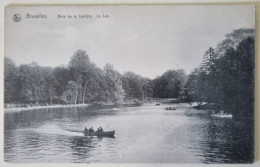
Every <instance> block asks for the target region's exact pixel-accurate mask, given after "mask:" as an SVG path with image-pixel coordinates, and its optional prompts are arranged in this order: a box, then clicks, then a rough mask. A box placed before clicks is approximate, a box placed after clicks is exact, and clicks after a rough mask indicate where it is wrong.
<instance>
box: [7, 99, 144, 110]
mask: <svg viewBox="0 0 260 167" xmlns="http://www.w3.org/2000/svg"><path fill="white" fill-rule="evenodd" d="M134 104H143V102H130V101H125V102H122V103H117V104H115V103H101V104H99V103H98V104H95V103H94V104H67V105H62V104H57V105H49V106H33V107H14V108H4V112H20V111H27V110H38V109H51V108H73V107H90V106H95V105H96V106H116V105H134Z"/></svg>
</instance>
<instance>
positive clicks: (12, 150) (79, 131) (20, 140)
mask: <svg viewBox="0 0 260 167" xmlns="http://www.w3.org/2000/svg"><path fill="white" fill-rule="evenodd" d="M166 107H168V106H167V105H165V106H164V105H160V106H155V105H143V106H132V107H126V106H120V108H118V106H109V107H97V106H94V107H87V108H84V107H77V108H63V109H60V108H56V109H40V110H28V111H21V112H13V113H5V115H4V116H5V122H4V125H5V131H4V133H5V135H4V140H5V142H4V158H5V161H7V162H20V163H21V162H45V163H46V162H63V163H65V162H76V163H95V162H97V163H101V162H104V163H131V162H133V163H159V162H161V163H193V162H194V163H238V162H242V163H248V162H252V160H253V144H254V142H253V140H254V138H253V124H250V123H241V122H237V121H234V120H232V119H226V118H212V117H210V116H209V115H208V114H207V113H206V112H204V111H199V112H197V111H194V110H192V109H191V108H190V107H189V105H188V106H187V105H185V104H179V105H176V110H174V111H171V110H168V111H167V110H165V108H166ZM107 125H109V128H107V129H105V130H108V131H109V130H116V138H107V137H104V138H98V137H96V136H92V137H90V136H84V134H83V129H84V127H85V126H87V127H90V126H93V128H97V127H99V126H102V127H106V126H107ZM69 129H70V130H71V129H72V130H75V131H70V130H69Z"/></svg>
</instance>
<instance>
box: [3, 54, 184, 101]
mask: <svg viewBox="0 0 260 167" xmlns="http://www.w3.org/2000/svg"><path fill="white" fill-rule="evenodd" d="M185 79H186V74H185V72H184V70H177V71H175V70H169V71H167V72H165V74H163V75H162V76H161V77H157V78H156V79H154V80H152V79H149V78H144V77H142V76H140V75H137V74H134V73H132V72H126V73H124V74H120V73H119V72H118V71H116V70H115V69H114V68H113V65H111V64H106V65H105V67H104V68H103V69H101V68H99V67H97V66H96V65H95V64H94V63H93V62H91V61H90V58H89V56H88V55H87V53H86V51H84V50H77V51H76V52H75V53H74V54H73V56H72V57H71V60H70V61H69V63H68V66H59V67H55V68H50V67H42V66H39V65H38V64H37V63H31V64H23V65H20V66H18V67H16V66H15V64H14V62H13V61H12V60H10V59H8V58H5V103H6V104H7V103H15V104H34V105H40V104H42V105H49V104H50V105H51V104H79V103H104V102H105V103H107V102H109V103H111V102H112V103H122V102H124V101H141V100H145V99H146V100H147V99H150V98H153V97H156V98H174V97H178V95H179V94H180V91H181V90H182V88H183V85H184V82H185ZM160 92H162V93H160Z"/></svg>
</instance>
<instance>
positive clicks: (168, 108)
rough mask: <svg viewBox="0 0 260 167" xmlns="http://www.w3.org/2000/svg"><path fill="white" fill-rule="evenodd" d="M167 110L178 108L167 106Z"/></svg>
mask: <svg viewBox="0 0 260 167" xmlns="http://www.w3.org/2000/svg"><path fill="white" fill-rule="evenodd" d="M166 110H176V108H175V107H166Z"/></svg>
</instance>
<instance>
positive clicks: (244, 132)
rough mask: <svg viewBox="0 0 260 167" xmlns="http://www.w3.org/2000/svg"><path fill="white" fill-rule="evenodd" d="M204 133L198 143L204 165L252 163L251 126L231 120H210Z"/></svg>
mask: <svg viewBox="0 0 260 167" xmlns="http://www.w3.org/2000/svg"><path fill="white" fill-rule="evenodd" d="M205 132H206V133H204V140H202V141H201V142H200V143H199V144H200V148H201V149H202V151H203V153H202V155H203V157H204V160H203V162H204V163H250V162H253V158H254V157H253V156H254V153H253V144H254V142H253V133H252V126H250V125H248V124H247V125H245V124H242V123H240V122H236V121H233V120H232V119H223V118H211V119H210V121H209V123H208V124H207V126H206V127H205ZM199 156H201V155H199Z"/></svg>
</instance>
